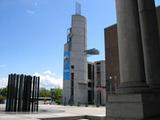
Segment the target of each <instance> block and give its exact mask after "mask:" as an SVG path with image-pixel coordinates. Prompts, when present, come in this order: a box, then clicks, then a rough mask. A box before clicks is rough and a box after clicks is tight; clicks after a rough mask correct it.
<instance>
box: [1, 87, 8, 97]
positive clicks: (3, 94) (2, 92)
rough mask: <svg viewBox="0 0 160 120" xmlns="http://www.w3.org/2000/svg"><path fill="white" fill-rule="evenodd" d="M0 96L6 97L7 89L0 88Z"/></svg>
mask: <svg viewBox="0 0 160 120" xmlns="http://www.w3.org/2000/svg"><path fill="white" fill-rule="evenodd" d="M0 96H3V97H5V98H6V97H7V88H0Z"/></svg>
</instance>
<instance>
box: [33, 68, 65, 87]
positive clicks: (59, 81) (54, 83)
mask: <svg viewBox="0 0 160 120" xmlns="http://www.w3.org/2000/svg"><path fill="white" fill-rule="evenodd" d="M34 75H36V76H40V87H45V88H48V89H49V88H55V87H60V88H62V87H63V78H62V76H57V75H56V74H55V73H54V72H51V71H50V70H47V71H45V72H43V73H35V74H34Z"/></svg>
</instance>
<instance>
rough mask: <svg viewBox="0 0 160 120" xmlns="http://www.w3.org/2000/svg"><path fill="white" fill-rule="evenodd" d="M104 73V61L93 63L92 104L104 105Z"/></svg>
mask: <svg viewBox="0 0 160 120" xmlns="http://www.w3.org/2000/svg"><path fill="white" fill-rule="evenodd" d="M106 88H107V87H106V71H105V61H104V60H101V61H96V62H94V101H95V102H94V104H95V105H98V106H99V105H105V104H106Z"/></svg>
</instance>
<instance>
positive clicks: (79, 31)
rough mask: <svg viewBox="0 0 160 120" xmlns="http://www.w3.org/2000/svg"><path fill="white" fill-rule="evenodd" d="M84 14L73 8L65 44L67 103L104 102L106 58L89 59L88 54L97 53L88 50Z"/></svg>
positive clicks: (102, 103)
mask: <svg viewBox="0 0 160 120" xmlns="http://www.w3.org/2000/svg"><path fill="white" fill-rule="evenodd" d="M86 26H87V25H86V18H85V17H84V16H82V15H81V14H80V11H79V10H77V9H76V14H75V15H72V22H71V27H70V28H69V29H68V32H67V42H66V43H65V45H64V75H63V103H64V104H70V105H80V104H96V105H97V104H98V105H104V104H105V103H106V102H105V101H106V86H105V85H106V77H105V61H103V60H102V61H97V62H93V63H92V62H88V61H87V55H88V54H89V55H96V54H99V51H98V50H96V49H95V48H93V49H89V50H87V27H86Z"/></svg>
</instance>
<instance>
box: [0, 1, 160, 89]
mask: <svg viewBox="0 0 160 120" xmlns="http://www.w3.org/2000/svg"><path fill="white" fill-rule="evenodd" d="M75 1H76V0H0V41H1V43H0V58H1V59H0V81H3V82H1V83H0V84H1V85H0V86H3V85H5V84H6V81H7V80H6V79H7V75H8V74H9V73H23V74H31V75H32V74H36V75H40V76H41V77H42V78H43V84H44V86H47V85H48V86H49V87H54V85H55V86H56V85H58V84H62V82H59V81H62V76H63V45H64V43H65V42H66V40H67V39H66V34H67V28H69V27H70V25H71V15H72V14H74V13H75ZM77 1H78V2H80V3H81V5H82V15H84V16H86V17H87V29H88V48H93V47H95V48H97V49H99V50H100V55H99V56H94V57H89V60H91V61H93V60H102V59H104V28H105V27H107V26H110V25H112V24H114V23H116V13H115V0H92V1H91V0H77ZM156 2H157V5H158V4H160V0H156ZM47 79H48V81H47ZM51 81H52V82H51ZM56 82H57V84H54V83H56ZM60 86H61V85H60Z"/></svg>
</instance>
